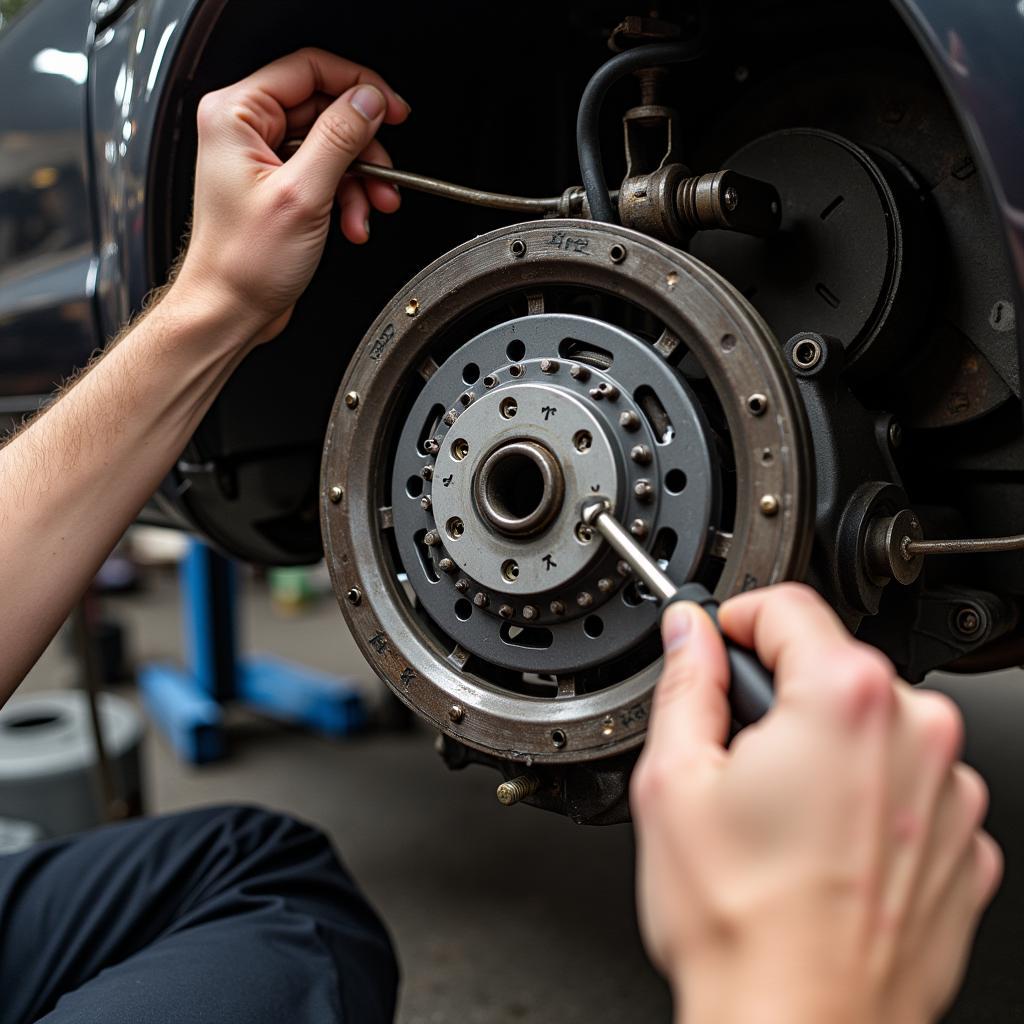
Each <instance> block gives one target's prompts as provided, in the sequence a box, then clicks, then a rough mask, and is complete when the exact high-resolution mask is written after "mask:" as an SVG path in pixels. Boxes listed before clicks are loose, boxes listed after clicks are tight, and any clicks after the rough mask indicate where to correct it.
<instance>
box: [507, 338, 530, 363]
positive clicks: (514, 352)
mask: <svg viewBox="0 0 1024 1024" xmlns="http://www.w3.org/2000/svg"><path fill="white" fill-rule="evenodd" d="M505 355H507V356H508V358H509V360H510V361H511V362H513V363H518V362H519V360H520V359H522V358H523V356H525V355H526V346H525V345H524V344H523V343H522V342H521V341H520V340H519V339H518V338H513V339H512V340H511V341H510V342H509V343H508V347H507V348H506V349H505Z"/></svg>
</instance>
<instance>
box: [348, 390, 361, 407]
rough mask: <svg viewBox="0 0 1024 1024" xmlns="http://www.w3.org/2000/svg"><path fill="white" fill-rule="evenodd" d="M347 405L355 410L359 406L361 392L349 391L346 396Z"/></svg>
mask: <svg viewBox="0 0 1024 1024" xmlns="http://www.w3.org/2000/svg"><path fill="white" fill-rule="evenodd" d="M345 404H346V405H347V406H348V407H349V408H350V409H354V408H355V407H356V406H357V405H358V404H359V392H358V391H349V392H348V394H346V395H345Z"/></svg>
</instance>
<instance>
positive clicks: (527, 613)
mask: <svg viewBox="0 0 1024 1024" xmlns="http://www.w3.org/2000/svg"><path fill="white" fill-rule="evenodd" d="M537 614H538V613H537V609H536V608H534V606H533V605H532V604H525V605H523V618H524V619H526V621H527V622H533V620H534V619H535V618H537Z"/></svg>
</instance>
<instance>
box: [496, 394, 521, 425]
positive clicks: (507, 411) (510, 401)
mask: <svg viewBox="0 0 1024 1024" xmlns="http://www.w3.org/2000/svg"><path fill="white" fill-rule="evenodd" d="M498 410H499V412H500V413H501V415H502V416H503V417H504V418H505V419H507V420H510V419H512V417H513V416H515V414H516V413H517V412H519V403H518V402H517V401H516V400H515V399H514V398H506V399H504V400H503V401H502V403H501V405H500V406H499V407H498Z"/></svg>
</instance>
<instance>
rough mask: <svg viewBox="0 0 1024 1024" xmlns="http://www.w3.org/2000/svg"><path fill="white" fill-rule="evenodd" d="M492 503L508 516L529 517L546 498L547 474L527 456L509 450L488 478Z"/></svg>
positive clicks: (496, 508)
mask: <svg viewBox="0 0 1024 1024" xmlns="http://www.w3.org/2000/svg"><path fill="white" fill-rule="evenodd" d="M488 484H489V488H488V489H489V491H490V494H489V495H488V497H489V498H490V502H491V505H492V506H493V508H494V509H495V510H496V511H497V512H499V513H500V514H501V515H502V516H505V517H507V518H508V519H525V518H526V517H527V516H529V515H532V514H533V513H534V512H536V511H537V509H538V508H539V507H540V503H541V502H542V501H543V500H544V475H543V474H542V473H541V471H540V466H538V465H537V463H536V462H535V461H534V460H533V459H531V458H530V457H529V456H527V455H522V454H520V453H519V452H509V454H508V455H506V456H505V457H504V458H503V459H502V460H501V461H500V462H499V463H498V464H497V465H496V466H495V467H494V469H493V470H492V472H491V475H490V479H489V480H488Z"/></svg>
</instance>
